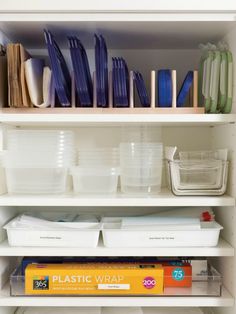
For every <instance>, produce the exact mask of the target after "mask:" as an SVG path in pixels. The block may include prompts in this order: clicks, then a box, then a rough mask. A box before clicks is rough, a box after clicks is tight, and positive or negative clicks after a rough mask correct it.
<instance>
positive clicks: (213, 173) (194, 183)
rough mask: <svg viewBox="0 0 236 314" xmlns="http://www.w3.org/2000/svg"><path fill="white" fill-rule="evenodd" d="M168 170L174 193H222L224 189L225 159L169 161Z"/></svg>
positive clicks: (225, 180) (225, 181)
mask: <svg viewBox="0 0 236 314" xmlns="http://www.w3.org/2000/svg"><path fill="white" fill-rule="evenodd" d="M168 172H169V184H170V187H171V189H172V191H173V193H174V194H176V195H223V194H224V193H225V191H226V187H227V177H228V162H227V161H221V160H214V161H202V162H200V161H199V162H193V161H189V162H188V161H184V162H182V161H169V162H168Z"/></svg>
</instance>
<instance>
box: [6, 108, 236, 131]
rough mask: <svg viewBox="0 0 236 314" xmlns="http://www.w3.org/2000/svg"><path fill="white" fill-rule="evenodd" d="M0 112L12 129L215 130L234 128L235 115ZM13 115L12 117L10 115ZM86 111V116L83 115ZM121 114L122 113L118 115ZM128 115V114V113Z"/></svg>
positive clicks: (102, 110)
mask: <svg viewBox="0 0 236 314" xmlns="http://www.w3.org/2000/svg"><path fill="white" fill-rule="evenodd" d="M9 111H10V110H8V109H3V110H0V123H3V124H6V125H13V126H49V125H50V126H77V127H78V126H99V125H103V126H104V125H106V126H114V125H116V126H120V125H137V124H138V125H140V124H141V125H142V124H149V125H158V126H180V125H185V126H191V125H192V126H217V125H224V124H234V123H235V122H236V114H230V115H229V114H207V115H203V114H183V115H181V114H176V115H174V114H173V115H170V114H153V112H150V113H144V110H143V109H142V110H141V112H140V110H139V109H138V108H137V109H136V111H137V113H136V114H135V113H133V111H130V113H124V111H129V109H128V110H127V109H120V110H119V109H118V111H119V113H113V114H112V113H110V111H111V110H110V109H108V110H106V109H101V110H95V113H94V114H92V111H91V109H90V110H86V109H82V110H81V109H79V108H78V109H57V108H56V109H53V110H51V109H49V110H44V109H41V110H37V111H36V113H38V114H35V110H34V113H32V110H29V111H28V113H27V111H26V110H24V109H23V110H12V112H13V113H9ZM15 111H16V112H17V113H14V112H15ZM86 111H89V113H86ZM30 112H31V113H30ZM122 112H123V113H122ZM131 112H132V113H131Z"/></svg>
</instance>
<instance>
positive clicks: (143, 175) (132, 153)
mask: <svg viewBox="0 0 236 314" xmlns="http://www.w3.org/2000/svg"><path fill="white" fill-rule="evenodd" d="M162 153H163V148H162V143H152V142H127V143H121V144H120V166H121V190H122V192H124V193H132V194H133V193H135V194H136V193H141V194H149V193H158V192H160V189H161V178H162Z"/></svg>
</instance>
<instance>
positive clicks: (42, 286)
mask: <svg viewBox="0 0 236 314" xmlns="http://www.w3.org/2000/svg"><path fill="white" fill-rule="evenodd" d="M33 290H49V277H48V276H38V277H34V278H33Z"/></svg>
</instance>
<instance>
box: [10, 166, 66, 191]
mask: <svg viewBox="0 0 236 314" xmlns="http://www.w3.org/2000/svg"><path fill="white" fill-rule="evenodd" d="M67 174H68V171H67V169H66V168H49V167H47V168H42V167H40V168H6V182H7V190H8V193H10V194H61V193H64V192H65V191H66V183H67Z"/></svg>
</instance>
